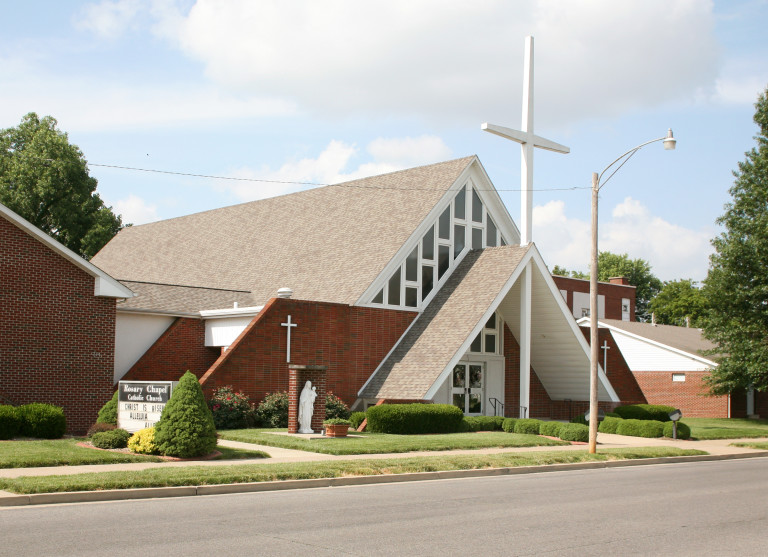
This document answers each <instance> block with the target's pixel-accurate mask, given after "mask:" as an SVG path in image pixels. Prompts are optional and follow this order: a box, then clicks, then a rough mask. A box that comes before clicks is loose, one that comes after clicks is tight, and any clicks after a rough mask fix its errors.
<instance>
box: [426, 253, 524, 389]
mask: <svg viewBox="0 0 768 557" xmlns="http://www.w3.org/2000/svg"><path fill="white" fill-rule="evenodd" d="M531 255H532V251H531V250H530V249H529V250H528V251H527V252H526V253H525V255H524V256H523V257H522V259H521V260H520V263H518V265H517V267H516V268H515V271H514V272H513V273H512V275H511V276H510V277H509V279H507V282H506V283H504V286H503V287H502V288H501V290H500V291H499V293H498V295H497V296H496V298H494V300H493V302H491V305H490V307H489V308H488V310H487V311H486V312H485V313H484V314H483V317H482V318H481V319H480V321H478V322H477V324H476V325H475V326H474V327H473V328H472V332H471V333H470V334H469V336H468V337H467V338H466V339H465V340H464V342H463V343H462V344H461V346H460V347H459V349H458V350H457V351H456V353H455V354H454V355H453V357H452V358H451V360H450V361H449V362H448V365H446V366H445V368H443V371H441V372H440V375H439V376H438V377H437V379H436V380H435V382H434V383H432V386H431V387H430V388H429V389H428V390H427V393H426V394H425V395H424V398H425V399H432V398H434V396H435V394H437V391H438V390H439V389H440V386H441V385H442V384H443V382H444V381H445V380H446V379H447V378H448V376H449V375H450V373H451V370H452V369H453V367H454V366H455V365H456V364H457V363H458V362H459V360H461V358H463V357H464V354H465V353H466V352H467V350H468V349H469V346H470V344H472V341H473V340H474V339H475V337H476V336H477V335H478V333H479V332H480V331H481V330H482V329H483V327H484V326H485V324H486V323H487V322H488V320H489V319H490V318H491V315H493V312H494V311H496V310H497V309H499V306H500V305H501V302H502V301H503V300H504V298H506V296H507V294H509V291H510V290H511V289H512V287H513V286H514V284H515V283H516V282H517V279H519V278H520V275H521V274H522V273H523V270H525V268H526V267H527V266H528V262H529V261H530V260H531Z"/></svg>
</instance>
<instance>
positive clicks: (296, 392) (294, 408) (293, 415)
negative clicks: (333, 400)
mask: <svg viewBox="0 0 768 557" xmlns="http://www.w3.org/2000/svg"><path fill="white" fill-rule="evenodd" d="M327 370H328V366H305V365H297V364H288V433H298V431H299V398H300V397H301V390H302V389H303V388H304V384H305V383H306V382H307V381H311V382H312V386H313V387H316V390H317V398H316V399H315V406H314V411H313V412H312V431H314V432H315V433H320V431H321V430H322V429H323V420H325V392H326V389H325V375H326V371H327Z"/></svg>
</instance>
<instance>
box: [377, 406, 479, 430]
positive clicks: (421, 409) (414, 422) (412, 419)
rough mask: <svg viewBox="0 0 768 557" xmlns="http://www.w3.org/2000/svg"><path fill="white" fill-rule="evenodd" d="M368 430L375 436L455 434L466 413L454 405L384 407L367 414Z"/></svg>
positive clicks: (378, 407)
mask: <svg viewBox="0 0 768 557" xmlns="http://www.w3.org/2000/svg"><path fill="white" fill-rule="evenodd" d="M366 416H367V417H368V428H367V429H368V431H371V432H375V433H396V434H401V435H403V434H419V433H455V432H457V431H459V430H460V428H461V424H462V419H463V418H464V413H463V412H462V411H461V410H460V409H459V408H457V407H456V406H453V405H451V404H418V403H415V404H381V405H379V406H372V407H371V408H369V409H368V411H367V412H366Z"/></svg>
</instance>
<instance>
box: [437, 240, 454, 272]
mask: <svg viewBox="0 0 768 557" xmlns="http://www.w3.org/2000/svg"><path fill="white" fill-rule="evenodd" d="M449 250H450V248H449V247H448V246H438V247H437V280H440V279H441V278H443V275H444V274H445V272H446V271H447V270H448V266H449V265H450V263H451V261H450V259H449V257H450V253H449Z"/></svg>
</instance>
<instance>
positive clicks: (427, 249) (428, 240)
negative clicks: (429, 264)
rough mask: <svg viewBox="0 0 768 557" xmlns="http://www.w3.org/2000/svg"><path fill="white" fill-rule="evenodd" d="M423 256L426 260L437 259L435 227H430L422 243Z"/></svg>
mask: <svg viewBox="0 0 768 557" xmlns="http://www.w3.org/2000/svg"><path fill="white" fill-rule="evenodd" d="M421 256H422V257H423V258H424V259H429V260H432V259H434V258H435V227H434V226H430V227H429V230H427V233H426V234H424V239H423V240H422V241H421Z"/></svg>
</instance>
